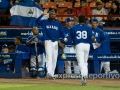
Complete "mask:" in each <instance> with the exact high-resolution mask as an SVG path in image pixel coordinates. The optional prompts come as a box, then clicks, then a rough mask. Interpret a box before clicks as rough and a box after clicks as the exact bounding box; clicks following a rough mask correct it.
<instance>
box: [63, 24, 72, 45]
mask: <svg viewBox="0 0 120 90" xmlns="http://www.w3.org/2000/svg"><path fill="white" fill-rule="evenodd" d="M70 30H71V29H68V28H67V27H66V26H65V27H64V33H65V37H66V38H67V39H68V41H67V42H65V41H64V40H63V39H62V40H61V43H63V44H65V45H72V44H73V43H72V40H71V38H70Z"/></svg>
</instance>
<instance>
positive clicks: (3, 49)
mask: <svg viewBox="0 0 120 90" xmlns="http://www.w3.org/2000/svg"><path fill="white" fill-rule="evenodd" d="M8 51H9V49H8V46H7V44H4V45H3V46H2V51H1V52H2V53H8Z"/></svg>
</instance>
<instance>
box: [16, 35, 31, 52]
mask: <svg viewBox="0 0 120 90" xmlns="http://www.w3.org/2000/svg"><path fill="white" fill-rule="evenodd" d="M14 43H15V45H16V47H15V52H29V50H28V47H27V46H26V44H22V37H20V36H17V37H16V38H15V40H14Z"/></svg>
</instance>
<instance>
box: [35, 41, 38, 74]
mask: <svg viewBox="0 0 120 90" xmlns="http://www.w3.org/2000/svg"><path fill="white" fill-rule="evenodd" d="M35 52H36V68H37V73H38V55H37V42H35Z"/></svg>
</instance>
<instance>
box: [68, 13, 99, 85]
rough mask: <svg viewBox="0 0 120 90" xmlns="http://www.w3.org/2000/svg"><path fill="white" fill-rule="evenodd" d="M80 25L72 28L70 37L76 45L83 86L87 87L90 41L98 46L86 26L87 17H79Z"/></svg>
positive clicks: (90, 30)
mask: <svg viewBox="0 0 120 90" xmlns="http://www.w3.org/2000/svg"><path fill="white" fill-rule="evenodd" d="M78 19H79V24H76V25H75V26H73V27H72V28H71V32H70V36H71V38H72V40H73V41H74V44H75V50H76V58H77V61H78V65H79V67H80V71H81V76H82V85H86V77H87V75H88V68H87V66H88V63H87V61H88V55H89V50H90V44H89V42H90V40H91V39H92V40H93V41H94V42H95V44H96V45H97V46H98V45H99V43H97V41H96V38H95V37H94V36H93V33H92V29H91V28H90V27H89V26H88V25H86V24H85V21H86V20H85V19H86V18H85V16H84V15H79V17H78Z"/></svg>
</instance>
